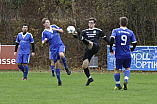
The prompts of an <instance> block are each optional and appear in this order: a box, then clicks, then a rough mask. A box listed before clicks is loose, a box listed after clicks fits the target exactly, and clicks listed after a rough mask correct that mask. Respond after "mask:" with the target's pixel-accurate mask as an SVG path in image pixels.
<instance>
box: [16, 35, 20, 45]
mask: <svg viewBox="0 0 157 104" xmlns="http://www.w3.org/2000/svg"><path fill="white" fill-rule="evenodd" d="M16 43H20V40H19V34H18V35H17V38H16Z"/></svg>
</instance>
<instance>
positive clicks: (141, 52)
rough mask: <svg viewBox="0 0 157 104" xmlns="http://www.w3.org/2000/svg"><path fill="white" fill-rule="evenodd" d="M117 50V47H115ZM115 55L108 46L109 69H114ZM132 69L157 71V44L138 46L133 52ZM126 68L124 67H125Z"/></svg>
mask: <svg viewBox="0 0 157 104" xmlns="http://www.w3.org/2000/svg"><path fill="white" fill-rule="evenodd" d="M113 50H115V48H113ZM114 58H115V56H114V55H111V54H110V49H109V46H107V69H108V70H114V69H113V68H114ZM130 69H131V70H142V71H157V46H137V47H136V48H135V50H134V52H132V53H131V67H130ZM123 70H124V68H123Z"/></svg>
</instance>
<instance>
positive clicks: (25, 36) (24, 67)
mask: <svg viewBox="0 0 157 104" xmlns="http://www.w3.org/2000/svg"><path fill="white" fill-rule="evenodd" d="M27 31H28V26H27V24H23V25H22V32H21V33H19V34H18V36H17V38H16V46H15V52H14V56H16V53H17V49H18V45H20V47H19V52H18V55H17V60H16V63H17V66H18V68H19V69H20V70H21V71H22V72H23V74H24V76H23V80H27V75H28V63H29V61H30V43H31V45H32V56H34V55H35V53H34V50H35V47H34V39H33V36H32V34H31V33H29V32H27Z"/></svg>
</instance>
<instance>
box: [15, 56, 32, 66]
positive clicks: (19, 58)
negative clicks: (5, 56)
mask: <svg viewBox="0 0 157 104" xmlns="http://www.w3.org/2000/svg"><path fill="white" fill-rule="evenodd" d="M29 61H30V54H18V55H17V59H16V63H22V64H28V63H29Z"/></svg>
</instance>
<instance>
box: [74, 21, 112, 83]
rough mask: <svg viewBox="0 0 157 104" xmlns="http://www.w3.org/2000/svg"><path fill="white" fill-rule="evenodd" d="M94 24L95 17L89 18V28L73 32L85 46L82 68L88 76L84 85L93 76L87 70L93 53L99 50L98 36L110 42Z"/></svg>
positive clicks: (89, 81) (91, 79) (90, 80)
mask: <svg viewBox="0 0 157 104" xmlns="http://www.w3.org/2000/svg"><path fill="white" fill-rule="evenodd" d="M95 25H96V19H95V18H89V20H88V26H89V28H88V29H86V30H83V31H82V32H81V35H80V34H79V33H80V32H79V31H77V32H75V33H74V34H73V36H74V37H75V38H78V37H80V40H82V41H83V43H84V44H85V45H86V46H87V47H86V49H85V53H84V57H83V64H82V68H83V69H84V72H85V74H86V76H87V78H88V81H87V83H86V86H88V85H89V84H90V83H91V82H93V78H92V77H91V75H90V72H89V68H88V66H89V62H90V60H91V58H92V56H93V55H94V54H96V53H97V52H98V51H99V48H100V47H99V38H100V37H102V39H104V40H105V41H106V42H107V43H108V44H110V41H109V39H108V38H107V37H106V36H105V35H104V33H103V32H102V30H101V29H98V28H95Z"/></svg>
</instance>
